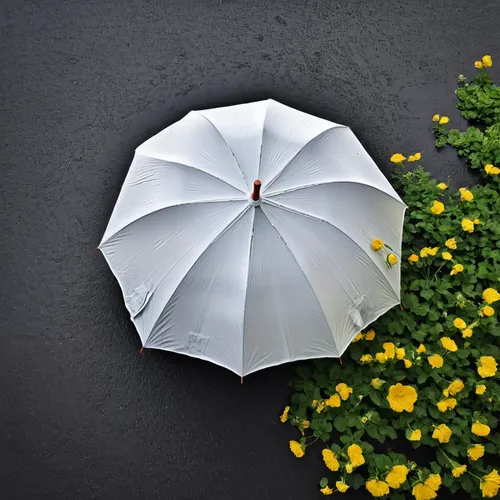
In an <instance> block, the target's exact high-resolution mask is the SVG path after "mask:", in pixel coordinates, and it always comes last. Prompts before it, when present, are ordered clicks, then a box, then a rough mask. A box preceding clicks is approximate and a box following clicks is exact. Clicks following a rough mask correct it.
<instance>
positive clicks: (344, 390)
mask: <svg viewBox="0 0 500 500" xmlns="http://www.w3.org/2000/svg"><path fill="white" fill-rule="evenodd" d="M335 390H336V391H337V392H338V393H339V395H340V397H341V398H342V401H346V400H347V399H349V396H350V395H351V394H352V388H351V387H349V386H348V385H347V384H344V383H342V384H337V386H336V387H335Z"/></svg>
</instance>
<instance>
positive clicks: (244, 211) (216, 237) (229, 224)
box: [143, 205, 251, 346]
mask: <svg viewBox="0 0 500 500" xmlns="http://www.w3.org/2000/svg"><path fill="white" fill-rule="evenodd" d="M250 207H251V205H247V206H245V207H244V208H243V209H242V210H241V211H240V212H238V214H237V215H236V216H235V217H234V219H233V220H232V221H231V222H229V223H228V224H227V225H225V226H224V227H223V228H222V229H221V230H220V231H219V232H218V233H217V234H216V235H215V236H214V237H213V238H212V239H211V241H210V242H209V243H208V244H207V245H206V246H205V248H204V249H203V250H202V251H201V252H200V255H198V257H196V259H195V260H194V262H193V263H192V264H191V265H190V266H189V269H188V270H187V271H186V273H185V274H184V277H183V278H181V280H180V281H179V283H177V285H176V286H175V288H174V290H173V291H172V293H171V295H170V297H169V298H168V300H167V302H166V303H165V305H164V306H163V309H162V310H161V312H160V314H159V315H158V317H157V318H156V320H155V322H154V323H153V326H152V327H151V330H150V332H149V334H148V336H147V337H146V342H144V344H143V345H144V346H146V344H147V341H148V340H149V338H150V337H151V334H152V333H153V331H154V329H155V327H156V325H157V324H158V321H159V320H160V318H161V317H162V315H163V313H164V312H165V309H166V308H167V306H168V304H169V302H170V300H171V299H172V297H173V296H174V294H175V292H176V291H177V290H178V288H179V287H180V286H181V284H182V282H183V281H184V280H185V279H186V276H187V275H188V274H189V273H190V271H191V270H192V269H193V267H194V266H195V265H196V263H197V262H198V261H199V260H200V259H201V257H202V256H203V255H204V254H205V252H206V251H207V250H208V249H209V248H210V247H211V246H212V245H213V244H214V243H215V242H216V241H217V240H219V239H220V238H221V237H222V236H223V235H224V234H225V233H226V232H227V231H228V230H229V229H230V228H231V227H233V226H234V224H236V223H237V222H238V221H239V220H240V219H241V218H242V217H243V216H244V215H245V214H246V213H247V212H248V210H250ZM166 278H167V276H164V277H163V278H162V279H161V280H160V281H159V283H158V285H157V286H156V289H155V291H156V290H157V289H158V287H159V286H160V285H161V283H163V281H164V280H165V279H166ZM155 291H153V293H155Z"/></svg>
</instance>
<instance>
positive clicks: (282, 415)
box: [280, 406, 290, 423]
mask: <svg viewBox="0 0 500 500" xmlns="http://www.w3.org/2000/svg"><path fill="white" fill-rule="evenodd" d="M289 411H290V407H289V406H285V409H284V410H283V413H282V414H281V417H280V420H281V422H282V423H285V422H286V421H287V420H288V412H289Z"/></svg>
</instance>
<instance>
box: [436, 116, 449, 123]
mask: <svg viewBox="0 0 500 500" xmlns="http://www.w3.org/2000/svg"><path fill="white" fill-rule="evenodd" d="M449 121H450V119H449V118H448V117H447V116H442V117H441V118H440V120H439V125H446V124H447V123H448V122H449Z"/></svg>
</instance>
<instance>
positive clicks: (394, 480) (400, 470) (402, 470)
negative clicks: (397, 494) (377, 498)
mask: <svg viewBox="0 0 500 500" xmlns="http://www.w3.org/2000/svg"><path fill="white" fill-rule="evenodd" d="M407 475H408V469H407V467H406V466H405V465H395V466H394V467H393V468H392V469H391V470H390V471H389V474H387V476H386V477H385V481H386V482H387V484H388V485H389V486H390V487H391V488H399V487H400V486H401V485H402V484H403V483H404V482H405V481H406V476H407Z"/></svg>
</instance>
